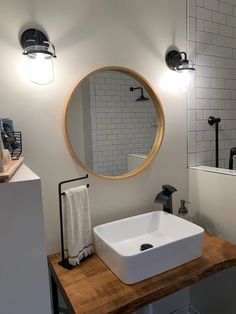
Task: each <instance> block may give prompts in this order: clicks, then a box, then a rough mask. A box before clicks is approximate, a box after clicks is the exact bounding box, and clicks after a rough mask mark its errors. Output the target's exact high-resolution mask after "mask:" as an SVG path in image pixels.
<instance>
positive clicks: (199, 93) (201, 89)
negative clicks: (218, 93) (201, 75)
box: [196, 87, 204, 98]
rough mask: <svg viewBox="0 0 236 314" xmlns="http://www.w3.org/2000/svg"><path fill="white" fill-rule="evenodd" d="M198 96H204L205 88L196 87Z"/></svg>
mask: <svg viewBox="0 0 236 314" xmlns="http://www.w3.org/2000/svg"><path fill="white" fill-rule="evenodd" d="M196 98H204V89H203V88H199V87H197V88H196Z"/></svg>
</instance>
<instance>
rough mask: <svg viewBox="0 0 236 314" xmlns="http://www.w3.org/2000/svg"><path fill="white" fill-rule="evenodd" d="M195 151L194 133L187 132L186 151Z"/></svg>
mask: <svg viewBox="0 0 236 314" xmlns="http://www.w3.org/2000/svg"><path fill="white" fill-rule="evenodd" d="M195 151H196V133H195V132H188V153H194V152H195Z"/></svg>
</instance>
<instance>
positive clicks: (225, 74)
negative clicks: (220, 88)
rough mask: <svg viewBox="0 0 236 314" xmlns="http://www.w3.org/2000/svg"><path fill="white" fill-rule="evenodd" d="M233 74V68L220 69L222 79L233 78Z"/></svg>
mask: <svg viewBox="0 0 236 314" xmlns="http://www.w3.org/2000/svg"><path fill="white" fill-rule="evenodd" d="M232 76H233V75H232V70H231V69H219V77H220V78H221V79H231V78H232Z"/></svg>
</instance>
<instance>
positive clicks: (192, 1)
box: [188, 0, 196, 17]
mask: <svg viewBox="0 0 236 314" xmlns="http://www.w3.org/2000/svg"><path fill="white" fill-rule="evenodd" d="M188 15H189V16H192V17H195V16H196V0H188Z"/></svg>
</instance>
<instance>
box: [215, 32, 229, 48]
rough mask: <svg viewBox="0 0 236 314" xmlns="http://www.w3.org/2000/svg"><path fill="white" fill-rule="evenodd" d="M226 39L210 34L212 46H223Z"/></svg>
mask: <svg viewBox="0 0 236 314" xmlns="http://www.w3.org/2000/svg"><path fill="white" fill-rule="evenodd" d="M225 42H226V37H225V36H222V35H216V34H212V44H213V45H217V46H222V47H224V46H225Z"/></svg>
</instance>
